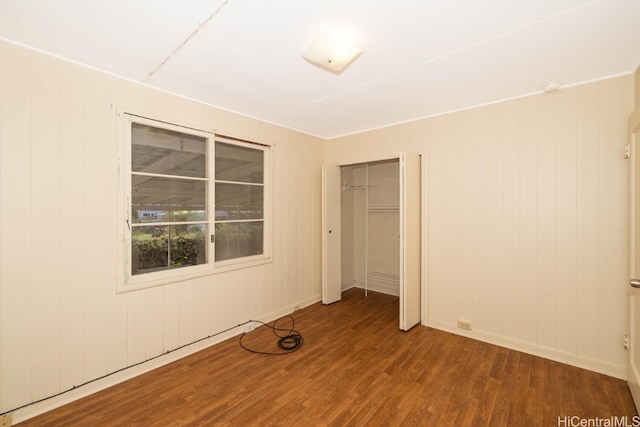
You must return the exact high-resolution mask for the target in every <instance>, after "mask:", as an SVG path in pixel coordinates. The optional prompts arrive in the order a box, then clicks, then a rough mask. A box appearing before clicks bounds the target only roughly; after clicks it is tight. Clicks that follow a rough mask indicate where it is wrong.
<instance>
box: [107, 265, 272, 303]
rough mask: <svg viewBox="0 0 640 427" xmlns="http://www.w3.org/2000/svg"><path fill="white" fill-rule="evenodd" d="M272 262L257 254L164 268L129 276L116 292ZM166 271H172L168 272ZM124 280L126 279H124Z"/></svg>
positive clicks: (161, 284)
mask: <svg viewBox="0 0 640 427" xmlns="http://www.w3.org/2000/svg"><path fill="white" fill-rule="evenodd" d="M271 262H273V258H272V257H270V256H259V257H251V258H248V259H247V258H243V259H242V260H238V259H236V260H229V261H224V262H220V263H216V264H215V266H213V267H211V266H209V265H205V266H195V267H192V268H189V271H185V272H177V270H168V271H167V270H164V271H162V272H157V273H148V275H147V274H145V275H144V276H145V277H143V276H137V277H132V278H129V280H128V281H127V283H126V284H118V287H117V289H116V293H118V294H121V293H126V292H131V291H137V290H140V289H147V288H153V287H156V286H163V285H168V284H171V283H179V282H184V281H187V280H192V279H197V278H200V277H206V276H213V275H215V274H220V273H226V272H229V271H235V270H242V269H245V268H252V267H257V266H259V265H264V264H269V263H271ZM168 272H171V273H174V274H169V273H168ZM125 280H126V279H125Z"/></svg>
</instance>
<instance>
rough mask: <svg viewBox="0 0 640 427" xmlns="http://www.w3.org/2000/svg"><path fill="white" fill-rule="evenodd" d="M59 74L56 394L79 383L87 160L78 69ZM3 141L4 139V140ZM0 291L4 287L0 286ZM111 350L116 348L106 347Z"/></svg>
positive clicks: (69, 68) (80, 71)
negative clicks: (82, 218) (81, 227)
mask: <svg viewBox="0 0 640 427" xmlns="http://www.w3.org/2000/svg"><path fill="white" fill-rule="evenodd" d="M59 70H60V71H59V72H60V79H59V85H60V107H59V115H60V127H59V132H60V138H59V144H60V157H59V159H60V160H59V161H60V171H59V172H60V176H59V180H60V181H59V182H60V196H59V197H60V198H59V206H58V209H59V211H60V212H59V220H60V236H64V238H62V237H61V238H60V239H59V242H58V243H59V250H60V257H61V262H60V266H59V268H60V269H59V294H58V298H59V311H60V312H59V324H58V327H59V334H60V347H59V351H60V389H61V390H68V389H69V388H70V387H73V386H75V385H78V384H82V383H83V382H84V378H85V377H84V367H83V365H84V286H85V283H84V277H85V276H84V256H85V255H84V254H85V253H86V249H85V242H84V236H83V233H79V232H78V222H79V215H78V214H79V213H81V212H84V206H85V194H86V191H87V190H86V188H85V182H84V179H80V178H81V177H83V176H84V170H85V164H86V161H85V160H86V158H85V148H86V144H85V143H84V138H83V134H84V128H83V126H82V123H83V120H82V117H83V114H84V94H83V91H82V86H81V85H79V84H78V83H79V82H81V81H82V79H83V76H84V70H83V69H82V68H79V67H76V66H73V65H70V64H68V63H64V62H61V63H60V65H59ZM3 141H4V139H3ZM3 286H5V282H4V281H3ZM110 347H113V348H115V346H110Z"/></svg>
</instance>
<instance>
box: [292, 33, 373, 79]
mask: <svg viewBox="0 0 640 427" xmlns="http://www.w3.org/2000/svg"><path fill="white" fill-rule="evenodd" d="M361 53H362V49H360V48H359V47H357V46H353V45H352V44H349V43H348V42H345V41H342V40H340V39H339V38H338V37H335V36H332V35H330V34H328V33H326V32H320V33H319V34H318V35H317V36H316V38H315V39H314V40H313V42H312V43H311V45H310V46H309V47H308V48H307V50H305V51H304V53H303V54H302V57H303V58H304V59H306V60H307V61H309V62H311V63H313V64H315V65H318V66H319V67H322V68H324V69H325V70H328V71H331V72H333V73H335V74H340V73H341V72H342V71H344V69H345V68H347V67H348V66H349V64H351V63H352V62H353V60H354V59H356V58H357V57H358V56H360V54H361Z"/></svg>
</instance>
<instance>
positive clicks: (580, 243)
mask: <svg viewBox="0 0 640 427" xmlns="http://www.w3.org/2000/svg"><path fill="white" fill-rule="evenodd" d="M576 90H577V91H578V103H577V109H578V117H577V123H576V126H577V132H578V147H577V152H576V157H577V170H576V179H577V197H578V206H577V214H578V215H577V217H576V223H577V224H576V225H577V257H578V259H577V264H576V269H577V289H576V291H577V292H576V305H577V313H576V315H577V321H578V325H577V329H576V337H577V346H578V348H577V354H578V355H579V356H580V357H582V358H585V359H591V360H597V358H598V334H599V332H598V331H599V324H598V316H597V312H598V281H599V277H600V274H601V273H603V272H601V271H600V269H599V265H598V264H599V263H598V254H599V247H598V245H599V239H598V235H599V230H598V227H599V224H598V217H599V212H598V208H599V203H598V192H599V191H598V190H599V173H598V172H599V158H598V154H599V150H598V109H599V106H598V92H599V87H598V85H588V86H583V87H579V88H576Z"/></svg>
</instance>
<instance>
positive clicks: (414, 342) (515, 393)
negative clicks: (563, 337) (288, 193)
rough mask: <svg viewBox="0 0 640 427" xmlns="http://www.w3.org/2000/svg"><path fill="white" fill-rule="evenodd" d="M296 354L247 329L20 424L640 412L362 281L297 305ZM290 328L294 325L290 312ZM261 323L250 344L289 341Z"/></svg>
mask: <svg viewBox="0 0 640 427" xmlns="http://www.w3.org/2000/svg"><path fill="white" fill-rule="evenodd" d="M293 316H294V318H295V329H297V330H298V331H300V332H301V333H302V334H303V336H304V344H303V346H302V347H301V348H300V349H299V350H298V351H296V352H294V353H291V354H288V355H285V356H267V355H259V354H253V353H249V352H247V351H246V350H244V349H242V348H241V347H240V345H239V343H238V337H236V338H233V339H230V340H227V341H225V342H222V343H220V344H218V345H215V346H213V347H210V348H208V349H205V350H203V351H200V352H198V353H196V354H194V355H191V356H188V357H186V358H184V359H181V360H179V361H176V362H174V363H171V364H169V365H166V366H163V367H161V368H158V369H156V370H154V371H152V372H149V373H147V374H144V375H141V376H139V377H136V378H134V379H132V380H130V381H127V382H124V383H122V384H119V385H116V386H114V387H111V388H109V389H107V390H104V391H102V392H99V393H96V394H94V395H92V396H89V397H87V398H84V399H81V400H78V401H76V402H73V403H70V404H68V405H66V406H64V407H61V408H59V409H57V410H54V411H51V412H49V413H46V414H43V415H41V416H39V417H36V418H33V419H31V420H28V421H26V422H24V423H22V424H21V426H59V425H65V426H94V425H100V426H121V425H127V426H145V427H146V426H163V427H164V426H191V425H194V426H207V425H214V426H218V425H219V426H244V425H248V426H254V425H256V426H291V425H314V426H345V425H349V426H376V425H381V426H394V425H402V426H438V427H440V426H473V427H476V426H514V425H517V426H527V425H531V426H548V425H557V422H558V417H559V416H579V417H582V418H594V417H600V418H605V417H610V416H619V417H620V416H627V417H629V419H631V417H633V416H634V415H636V412H635V407H634V406H633V401H632V399H631V395H630V393H629V390H628V388H627V386H626V384H625V382H624V381H621V380H618V379H615V378H611V377H607V376H605V375H601V374H597V373H594V372H590V371H586V370H584V369H579V368H576V367H573V366H568V365H565V364H561V363H557V362H552V361H549V360H546V359H542V358H539V357H535V356H531V355H529V354H525V353H520V352H517V351H514V350H509V349H506V348H503V347H498V346H493V345H490V344H486V343H482V342H479V341H476V340H473V339H470V338H466V337H462V336H458V335H454V334H450V333H446V332H443V331H438V330H435V329H431V328H427V327H424V326H417V327H415V328H413V329H411V330H410V331H408V332H402V331H400V330H399V329H398V299H397V298H396V297H391V296H388V295H383V294H378V293H375V292H369V296H368V297H366V298H365V297H364V295H363V291H362V290H359V289H352V290H349V291H346V292H344V294H343V299H342V301H340V302H337V303H334V304H331V305H329V306H323V305H322V304H319V303H318V304H314V305H312V306H310V307H307V308H305V309H302V310H299V311H297V312H296V313H294V315H293ZM282 322H283V323H281V324H279V325H280V326H284V325H286V319H283V320H282ZM276 341H277V337H276V336H274V335H273V333H272V332H271V330H270V329H268V328H266V327H260V328H257V329H256V331H255V332H252V333H250V334H248V335H247V336H245V339H244V340H243V342H244V343H245V344H246V345H248V346H250V347H252V348H255V349H258V350H263V351H264V350H266V351H279V349H278V347H277V345H276Z"/></svg>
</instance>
